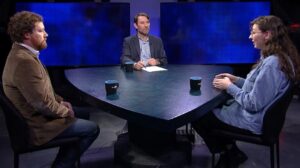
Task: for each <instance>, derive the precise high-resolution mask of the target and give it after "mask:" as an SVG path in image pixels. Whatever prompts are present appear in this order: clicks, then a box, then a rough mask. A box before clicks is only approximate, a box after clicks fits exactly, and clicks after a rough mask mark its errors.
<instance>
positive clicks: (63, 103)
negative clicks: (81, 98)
mask: <svg viewBox="0 0 300 168" xmlns="http://www.w3.org/2000/svg"><path fill="white" fill-rule="evenodd" d="M61 104H62V105H64V106H65V107H67V108H68V109H69V116H70V117H75V114H74V111H73V107H72V105H71V103H69V102H66V101H62V102H61Z"/></svg>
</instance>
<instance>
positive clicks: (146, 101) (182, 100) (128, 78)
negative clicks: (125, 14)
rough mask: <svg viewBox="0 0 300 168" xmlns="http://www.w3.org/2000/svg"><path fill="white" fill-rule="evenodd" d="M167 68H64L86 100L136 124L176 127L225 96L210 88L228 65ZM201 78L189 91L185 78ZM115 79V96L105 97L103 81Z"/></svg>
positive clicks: (162, 127) (225, 97)
mask: <svg viewBox="0 0 300 168" xmlns="http://www.w3.org/2000/svg"><path fill="white" fill-rule="evenodd" d="M164 68H166V69H167V71H159V72H146V71H134V72H125V71H124V70H123V69H121V68H120V66H112V67H96V68H79V69H69V70H66V71H65V75H66V78H67V79H68V80H69V81H70V82H71V84H73V85H74V86H75V87H76V88H78V89H79V90H80V91H81V92H82V93H83V94H84V95H85V99H86V101H87V102H88V103H91V104H94V105H95V104H96V105H98V106H100V107H101V106H102V107H105V108H109V109H110V110H109V111H110V112H111V113H113V114H115V115H117V116H119V117H121V118H124V119H126V120H128V121H129V122H135V123H137V124H143V125H149V126H150V127H155V128H158V129H176V128H178V127H180V126H182V125H185V124H187V123H189V122H192V121H195V120H196V119H198V118H199V117H201V116H202V115H204V114H205V113H207V112H208V111H210V110H211V109H213V108H215V107H216V106H217V105H219V104H220V103H221V102H223V101H224V100H225V99H227V98H228V96H226V94H225V93H223V92H220V91H218V90H216V89H215V88H213V86H212V80H213V78H214V76H215V75H216V74H219V73H222V72H229V73H231V72H232V69H231V68H230V67H228V66H217V65H168V66H166V67H164ZM191 76H200V77H202V82H201V91H198V92H197V91H190V85H189V78H190V77H191ZM110 79H114V80H118V81H119V85H120V86H119V88H118V91H117V95H114V96H107V95H106V91H105V85H104V82H105V81H106V80H110Z"/></svg>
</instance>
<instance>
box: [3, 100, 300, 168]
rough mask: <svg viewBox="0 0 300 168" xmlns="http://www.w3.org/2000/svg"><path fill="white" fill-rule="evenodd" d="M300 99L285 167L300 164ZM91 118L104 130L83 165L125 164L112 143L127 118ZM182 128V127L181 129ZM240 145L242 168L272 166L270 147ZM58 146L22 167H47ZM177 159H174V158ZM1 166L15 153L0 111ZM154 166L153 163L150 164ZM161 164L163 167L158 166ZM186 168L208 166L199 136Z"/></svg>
mask: <svg viewBox="0 0 300 168" xmlns="http://www.w3.org/2000/svg"><path fill="white" fill-rule="evenodd" d="M299 109H300V101H299V99H298V98H297V97H295V98H294V99H293V101H292V103H291V105H290V107H289V110H288V113H287V117H286V122H285V125H284V128H283V131H282V134H281V137H280V157H281V158H280V159H281V160H280V161H281V167H283V168H296V167H299V165H300V159H299V155H300V113H299ZM89 110H90V111H91V120H93V121H95V122H97V123H98V124H99V126H100V128H101V133H100V135H99V137H98V138H97V140H96V141H95V142H94V143H93V144H92V146H91V147H90V148H89V150H88V151H87V152H86V153H85V154H84V155H83V156H82V158H81V162H82V166H81V167H82V168H94V167H95V168H96V167H97V168H98V167H101V168H102V167H103V168H112V167H118V168H119V167H123V166H121V165H116V164H114V159H113V154H114V150H113V144H114V142H115V141H116V139H117V135H118V134H119V133H120V131H122V129H123V127H124V126H125V125H126V121H125V120H123V119H120V118H118V117H115V116H113V115H111V114H109V113H108V112H104V111H101V110H100V109H96V108H89ZM180 129H183V128H180ZM238 146H239V147H240V148H241V149H242V150H243V151H244V152H245V153H246V154H247V155H248V157H249V159H248V160H247V161H246V162H245V163H244V164H242V165H241V166H240V167H241V168H265V167H266V168H267V167H270V166H269V150H268V148H267V147H264V146H258V145H252V144H247V143H238ZM56 152H57V149H50V150H43V151H38V152H33V153H27V154H23V155H21V157H20V167H21V168H48V167H50V165H51V162H52V161H53V159H54V157H55V155H56ZM173 159H174V158H173ZM175 159H176V158H175ZM0 163H1V165H0V167H3V168H10V167H13V153H12V150H11V148H10V144H9V138H8V135H7V131H6V127H5V121H4V116H3V113H2V111H1V112H0ZM150 167H151V166H150ZM157 167H160V166H157ZM182 167H183V168H209V167H211V155H210V153H209V151H208V149H207V147H206V146H205V144H204V143H203V142H202V140H201V138H200V137H199V136H196V142H195V144H194V145H193V150H192V163H191V164H190V165H186V166H182Z"/></svg>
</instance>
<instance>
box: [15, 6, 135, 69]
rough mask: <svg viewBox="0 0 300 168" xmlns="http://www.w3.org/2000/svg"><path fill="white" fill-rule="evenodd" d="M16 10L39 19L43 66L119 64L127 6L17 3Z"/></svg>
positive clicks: (127, 24)
mask: <svg viewBox="0 0 300 168" xmlns="http://www.w3.org/2000/svg"><path fill="white" fill-rule="evenodd" d="M16 10H17V11H22V10H28V11H32V12H36V13H38V14H40V15H42V16H43V18H44V25H45V28H46V32H47V33H48V34H49V37H48V39H47V43H48V47H47V48H46V49H45V50H42V51H41V54H40V59H41V60H42V62H43V63H44V64H45V65H47V66H95V65H115V64H120V56H121V51H122V42H123V39H124V37H126V36H129V34H130V6H129V3H93V2H91V3H75V2H72V3H36V2H34V3H33V2H32V3H28V2H27V3H17V4H16Z"/></svg>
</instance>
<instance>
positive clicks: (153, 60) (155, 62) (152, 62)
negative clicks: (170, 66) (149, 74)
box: [148, 58, 159, 66]
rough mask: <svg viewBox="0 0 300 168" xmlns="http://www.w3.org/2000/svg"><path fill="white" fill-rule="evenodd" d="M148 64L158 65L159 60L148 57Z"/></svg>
mask: <svg viewBox="0 0 300 168" xmlns="http://www.w3.org/2000/svg"><path fill="white" fill-rule="evenodd" d="M148 64H149V65H151V66H154V65H159V61H158V60H156V59H154V58H150V59H149V60H148Z"/></svg>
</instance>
